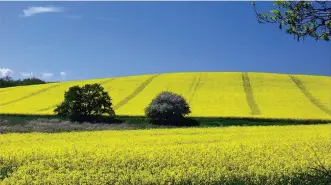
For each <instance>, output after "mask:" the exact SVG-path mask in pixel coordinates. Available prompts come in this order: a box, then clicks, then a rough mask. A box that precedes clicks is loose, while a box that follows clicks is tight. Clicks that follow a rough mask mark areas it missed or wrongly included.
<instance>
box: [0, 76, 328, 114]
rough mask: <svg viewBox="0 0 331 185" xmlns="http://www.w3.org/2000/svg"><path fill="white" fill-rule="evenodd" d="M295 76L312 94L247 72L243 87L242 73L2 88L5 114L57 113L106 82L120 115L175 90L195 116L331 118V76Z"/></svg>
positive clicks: (0, 104) (282, 79)
mask: <svg viewBox="0 0 331 185" xmlns="http://www.w3.org/2000/svg"><path fill="white" fill-rule="evenodd" d="M292 76H293V77H294V78H295V79H298V80H297V81H299V82H300V84H301V86H300V87H302V86H304V90H305V91H308V93H307V92H303V90H302V89H300V88H299V87H298V85H297V84H296V83H295V82H294V81H293V79H292V78H291V75H285V74H267V73H248V75H247V79H246V81H245V83H244V81H243V74H242V73H237V72H233V73H231V72H228V73H224V72H205V73H168V74H161V75H142V76H132V77H122V78H113V79H95V80H86V81H72V82H65V83H60V84H46V85H34V86H25V87H14V88H8V89H0V113H21V114H52V110H53V108H54V106H55V105H56V104H57V103H59V102H60V101H61V100H62V99H63V93H64V91H65V90H67V89H68V88H69V87H70V86H73V85H83V84H86V83H94V82H95V83H103V84H102V85H103V86H104V87H105V89H106V90H107V91H108V92H109V93H110V95H111V97H112V99H113V104H114V107H115V108H116V113H117V114H119V115H135V116H136V115H143V114H144V108H145V107H146V105H147V104H148V103H149V102H150V101H151V99H152V98H153V97H154V96H155V95H156V94H157V93H159V92H161V91H163V90H170V91H173V92H176V93H179V94H182V95H183V96H184V97H185V98H186V99H187V100H188V101H189V102H190V105H191V108H192V114H191V115H190V116H200V117H201V116H206V117H210V116H212V117H218V116H220V117H231V116H233V117H257V118H259V117H263V118H300V119H331V116H330V114H331V112H330V111H329V110H330V109H331V101H330V99H331V98H330V96H331V90H330V88H328V87H329V86H330V84H331V77H324V76H306V75H292ZM244 85H245V86H246V88H244ZM247 94H248V95H247ZM307 94H308V95H307ZM307 96H309V97H307ZM312 97H313V101H312V100H311V99H312ZM314 101H315V103H314ZM316 101H317V104H318V105H317V104H316ZM252 102H253V104H254V103H255V105H253V106H252ZM254 107H255V108H254ZM321 107H322V108H323V109H324V110H321ZM252 108H253V109H258V111H255V112H257V114H255V115H253V114H252Z"/></svg>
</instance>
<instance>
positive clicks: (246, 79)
mask: <svg viewBox="0 0 331 185" xmlns="http://www.w3.org/2000/svg"><path fill="white" fill-rule="evenodd" d="M241 77H242V80H243V86H244V90H245V94H246V100H247V103H248V105H249V107H250V109H251V111H252V115H259V114H261V112H260V109H259V106H258V105H257V104H256V102H255V99H254V95H253V90H252V86H251V83H250V80H249V77H248V73H246V72H243V73H242V75H241Z"/></svg>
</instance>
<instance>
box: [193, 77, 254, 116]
mask: <svg viewBox="0 0 331 185" xmlns="http://www.w3.org/2000/svg"><path fill="white" fill-rule="evenodd" d="M245 97H246V96H245V91H244V89H243V88H242V77H241V73H231V72H229V73H226V72H224V73H217V72H214V73H213V72H209V73H204V75H203V76H202V77H201V81H200V85H199V86H198V89H197V91H196V92H195V94H194V98H193V101H192V102H191V104H190V105H191V109H192V113H191V114H190V115H191V116H205V117H209V116H210V117H213V116H215V117H218V116H251V114H250V108H249V106H248V105H247V103H246V99H245Z"/></svg>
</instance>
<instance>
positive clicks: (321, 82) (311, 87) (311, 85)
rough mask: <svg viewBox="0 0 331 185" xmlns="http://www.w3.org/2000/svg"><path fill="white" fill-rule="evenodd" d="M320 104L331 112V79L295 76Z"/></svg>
mask: <svg viewBox="0 0 331 185" xmlns="http://www.w3.org/2000/svg"><path fill="white" fill-rule="evenodd" d="M295 77H296V78H297V79H299V80H300V82H301V83H302V84H303V86H304V87H305V88H306V90H307V91H308V92H310V93H311V94H312V95H313V96H314V97H315V98H316V99H318V100H319V102H320V103H321V104H322V105H323V106H324V107H326V108H327V109H329V110H331V77H324V76H306V75H295Z"/></svg>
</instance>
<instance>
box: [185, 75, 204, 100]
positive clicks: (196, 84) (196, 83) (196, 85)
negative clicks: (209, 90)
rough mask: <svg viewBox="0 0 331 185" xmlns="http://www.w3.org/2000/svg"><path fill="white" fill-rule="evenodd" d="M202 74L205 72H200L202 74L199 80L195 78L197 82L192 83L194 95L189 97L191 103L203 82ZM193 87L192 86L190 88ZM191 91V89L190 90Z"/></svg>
mask: <svg viewBox="0 0 331 185" xmlns="http://www.w3.org/2000/svg"><path fill="white" fill-rule="evenodd" d="M202 75H203V73H200V75H199V77H198V80H195V84H192V86H193V93H192V95H191V96H190V98H189V101H188V102H189V103H191V102H192V99H193V97H194V95H195V93H196V91H197V89H198V88H199V87H200V86H201V84H202V82H201V77H202ZM190 89H191V88H190ZM190 91H191V90H190Z"/></svg>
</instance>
